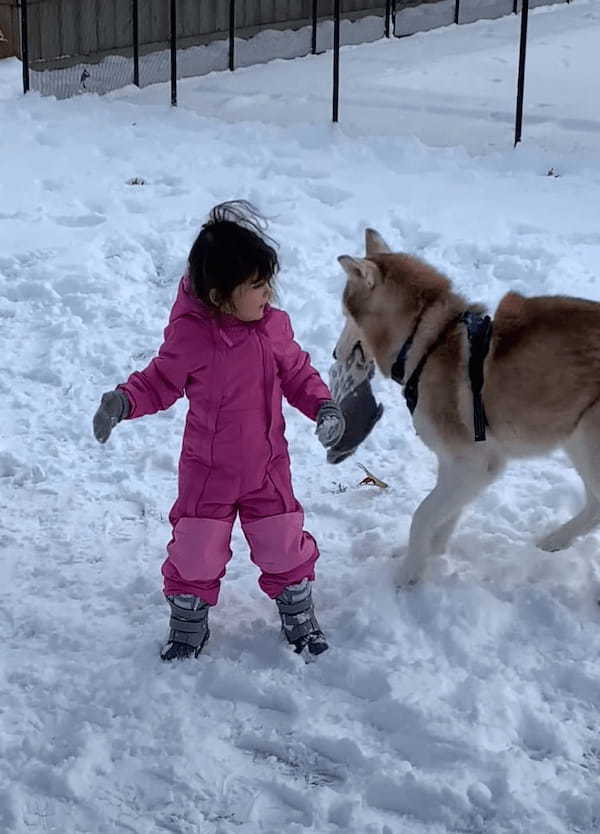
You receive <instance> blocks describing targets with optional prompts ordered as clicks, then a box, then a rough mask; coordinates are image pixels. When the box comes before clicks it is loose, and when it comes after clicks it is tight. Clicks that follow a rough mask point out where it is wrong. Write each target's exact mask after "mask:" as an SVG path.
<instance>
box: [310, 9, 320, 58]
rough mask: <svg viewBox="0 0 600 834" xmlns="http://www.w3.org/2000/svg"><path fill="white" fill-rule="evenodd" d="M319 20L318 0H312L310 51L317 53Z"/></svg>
mask: <svg viewBox="0 0 600 834" xmlns="http://www.w3.org/2000/svg"><path fill="white" fill-rule="evenodd" d="M318 20H319V0H312V37H311V45H310V51H311V52H312V54H313V55H316V54H317V24H318Z"/></svg>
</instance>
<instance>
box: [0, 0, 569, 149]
mask: <svg viewBox="0 0 600 834" xmlns="http://www.w3.org/2000/svg"><path fill="white" fill-rule="evenodd" d="M552 2H567V3H569V2H571V0H101V2H100V3H98V2H97V0H0V31H3V29H2V27H4V28H7V23H6V22H5V21H6V20H9V21H12V26H13V28H14V25H15V23H14V21H15V20H18V22H19V28H20V32H19V36H20V37H19V40H20V57H21V58H22V62H23V90H24V92H28V91H29V90H30V89H36V90H39V91H40V92H42V93H48V94H52V95H55V96H57V97H60V98H64V97H68V96H71V95H76V94H80V93H84V92H96V93H105V92H108V91H110V90H114V89H117V88H120V87H124V86H126V85H128V84H131V83H133V84H135V85H136V86H138V87H139V86H141V85H147V84H152V83H157V82H161V81H163V82H164V81H167V80H170V88H171V104H172V105H174V106H175V105H176V104H177V94H178V86H177V85H178V79H179V78H182V77H190V76H197V75H202V74H205V73H207V72H210V71H213V70H221V69H227V68H229V70H231V71H234V70H235V68H236V66H240V65H248V64H255V63H259V62H261V61H265V60H269V59H270V58H273V57H298V56H299V55H305V54H308V53H309V52H312V53H313V54H315V53H317V52H318V51H319V50H320V49H321V50H322V51H324V50H325V49H329V48H332V52H333V81H332V119H333V121H334V122H337V121H338V120H339V116H340V112H339V94H340V46H341V44H342V43H348V42H354V43H356V42H360V41H363V42H364V41H365V40H375V39H377V38H378V37H381V35H382V34H384V35H385V36H386V37H388V38H389V37H391V36H397V37H402V36H404V35H408V34H412V33H413V32H416V31H420V30H423V29H428V28H433V27H434V26H436V25H445V24H449V23H456V24H459V23H464V22H471V21H472V20H476V19H480V18H482V17H498V16H500V15H502V14H509V13H511V12H512V13H514V14H518V13H519V12H520V14H521V30H520V31H521V34H520V42H519V49H518V73H517V105H516V118H515V145H517V144H518V142H520V141H521V137H522V125H523V102H524V89H525V59H526V47H527V26H528V14H529V9H530V7H533V6H537V5H542V4H548V3H552ZM9 15H10V17H9ZM358 21H361V25H360V27H359V32H360V35H359V39H358V40H357V38H356V35H357V32H354V31H353V28H356V27H355V26H354V24H355V23H356V22H358ZM378 21H379V22H378ZM9 25H10V23H9ZM344 27H345V28H344ZM282 30H285V31H286V32H287V37H283V34H284V33H283V31H282ZM267 32H268V33H270V41H269V43H268V45H267V41H266V40H265V38H264V36H265V35H266V33H267ZM290 33H293V35H294V36H293V37H292V38H291V39H290V37H289V36H290ZM261 36H263V40H262V41H260V38H261ZM277 36H279V39H278V37H277ZM259 41H260V43H258V42H259ZM257 43H258V45H257ZM286 44H287V46H284V45H286ZM290 44H291V46H290ZM282 52H283V54H282Z"/></svg>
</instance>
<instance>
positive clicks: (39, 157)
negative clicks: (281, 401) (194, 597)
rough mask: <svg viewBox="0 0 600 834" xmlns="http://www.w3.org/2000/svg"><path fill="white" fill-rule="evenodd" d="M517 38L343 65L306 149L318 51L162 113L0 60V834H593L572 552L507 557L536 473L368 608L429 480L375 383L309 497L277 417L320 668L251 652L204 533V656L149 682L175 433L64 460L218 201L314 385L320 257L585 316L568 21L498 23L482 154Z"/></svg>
mask: <svg viewBox="0 0 600 834" xmlns="http://www.w3.org/2000/svg"><path fill="white" fill-rule="evenodd" d="M518 24H519V21H518V19H517V18H515V17H512V16H511V17H509V18H505V19H501V20H497V21H494V22H485V23H477V24H473V25H469V26H463V27H460V28H456V27H449V28H447V29H444V30H437V31H434V32H431V33H428V34H424V35H418V36H415V37H412V38H408V39H402V40H396V41H392V42H381V41H380V42H378V43H374V44H370V45H365V46H357V47H349V48H347V49H345V50H344V51H343V54H342V62H343V75H342V102H341V116H342V122H341V124H340V125H339V126H338V127H333V126H331V125H330V124H329V122H328V119H329V113H330V100H329V92H330V70H331V65H330V61H331V56H330V55H320V56H316V57H309V58H306V59H303V60H297V61H293V62H292V61H290V62H281V61H280V62H274V63H272V64H269V65H266V66H260V67H254V68H248V69H244V70H240V71H238V72H236V73H235V74H233V75H232V74H229V73H223V74H214V75H211V76H207V77H204V78H198V79H190V80H188V81H185V82H182V84H181V86H180V107H179V108H178V109H177V110H171V109H169V107H168V89H167V88H166V87H152V88H147V89H145V90H143V91H141V92H140V91H137V90H134V89H132V88H129V89H127V90H125V91H119V92H117V93H114V94H112V95H111V96H107V97H104V98H97V97H95V96H89V97H78V98H75V99H71V100H66V101H61V102H56V101H55V100H52V99H48V98H41V97H39V96H38V95H37V94H35V95H31V96H28V97H26V98H23V97H22V96H21V95H20V93H19V66H18V65H17V63H16V62H11V61H8V62H7V61H5V62H3V63H2V64H0V124H1V125H2V128H1V130H0V161H1V164H0V322H1V324H0V390H1V392H2V401H1V402H2V404H1V406H0V415H1V421H0V485H1V492H0V501H1V503H2V530H1V539H0V542H1V548H2V549H1V557H0V567H1V577H2V597H1V600H0V634H1V638H2V654H1V659H0V661H1V662H0V711H1V712H0V714H1V721H2V726H1V733H0V750H1V753H2V755H1V758H0V831H2V832H7V834H25V833H26V832H27V834H30V832H35V833H36V834H37V832H40V834H42V832H43V833H44V834H45V832H69V834H71V833H72V834H110V833H111V832H119V834H120V833H121V832H134V834H158V832H176V833H177V834H233V832H244V834H255V833H256V834H275V832H282V831H284V832H289V833H290V834H301V832H305V831H314V832H316V834H334V833H337V832H345V833H346V834H442V832H470V834H500V833H501V832H502V834H505V833H506V834H508V832H510V833H511V834H513V832H523V834H533V832H535V834H538V832H539V834H562V832H580V833H581V834H592V832H594V831H599V830H600V792H599V791H598V779H599V777H600V752H599V750H600V744H599V742H598V703H599V701H600V661H599V659H598V646H599V640H598V629H599V627H600V621H599V614H600V612H599V611H598V607H597V605H596V602H595V600H596V597H597V596H598V571H599V560H598V544H599V543H600V536H599V535H590V536H588V537H586V538H585V539H582V540H580V541H578V542H577V543H576V544H575V545H574V546H573V547H572V548H570V549H569V550H567V551H566V552H563V553H560V554H554V555H548V554H545V553H542V552H540V551H538V550H537V549H536V548H535V546H534V544H533V541H534V538H535V536H536V535H539V534H540V533H542V532H544V531H547V530H549V529H550V528H552V527H553V526H555V525H556V524H557V523H558V522H560V521H562V520H564V519H566V518H567V517H568V516H569V514H571V513H572V512H573V511H574V510H575V509H576V508H577V507H578V506H579V504H580V502H581V500H582V496H581V489H580V485H579V482H578V479H577V477H576V475H575V473H574V471H573V470H572V469H571V468H570V467H569V466H568V464H567V462H566V460H565V458H564V456H563V455H562V454H558V453H557V454H555V455H552V456H551V457H550V458H547V459H544V460H536V461H532V462H523V463H519V464H516V465H513V466H511V467H510V468H509V470H508V472H507V473H506V475H505V476H504V477H503V478H502V480H500V481H499V482H498V483H497V484H496V485H495V486H494V487H493V488H491V489H489V490H488V492H487V493H486V494H485V495H484V496H482V497H481V498H480V499H479V500H478V501H477V502H476V503H475V504H474V505H473V506H472V508H471V509H470V510H469V511H468V513H467V514H466V515H465V518H464V520H463V522H462V524H461V525H460V527H459V529H458V531H457V534H456V535H455V537H454V539H453V540H452V542H451V545H450V548H449V551H448V553H447V554H446V555H445V556H444V557H443V558H440V559H438V560H436V561H435V562H433V563H432V564H431V567H430V570H429V572H428V574H427V576H426V578H425V580H424V581H423V582H422V583H421V584H420V585H419V586H418V587H417V588H415V589H414V590H413V591H411V592H409V593H407V592H400V593H398V592H396V590H395V589H394V587H393V585H392V583H391V576H392V574H393V565H394V560H395V559H397V558H401V557H402V555H403V553H404V551H405V545H406V540H407V532H408V526H409V523H410V517H411V513H412V512H413V510H414V508H415V507H416V505H417V503H418V502H419V501H420V500H421V499H422V497H423V496H424V494H425V493H426V492H427V490H428V489H429V488H430V486H431V485H432V482H433V480H434V475H435V462H434V459H433V457H432V456H431V454H430V453H429V452H427V451H426V450H425V448H424V447H423V446H422V444H421V443H420V441H419V440H418V438H416V437H415V435H414V431H413V429H412V427H411V423H410V421H409V418H408V414H407V412H406V409H405V407H404V405H403V403H402V401H401V399H400V396H399V392H398V389H397V388H396V387H395V386H394V385H393V383H389V382H387V381H384V380H382V379H381V378H378V379H377V381H376V391H377V394H378V396H379V397H380V398H381V400H382V401H383V402H384V404H385V406H386V413H385V415H384V418H383V420H382V421H381V423H380V424H379V426H378V428H377V430H376V431H375V432H374V433H373V435H372V436H371V437H370V438H369V440H368V441H367V442H366V443H365V444H364V447H363V448H361V450H360V451H359V453H357V455H356V456H355V457H354V458H351V459H350V460H348V461H347V462H345V463H344V464H341V465H340V466H339V467H336V468H334V467H330V466H328V465H327V464H326V463H325V460H324V454H323V451H322V449H321V448H320V447H319V446H318V444H317V442H316V440H315V438H314V434H313V427H312V425H310V424H309V423H308V421H306V420H305V419H304V418H303V417H302V416H301V415H299V414H298V413H296V412H293V411H291V410H290V411H289V412H288V436H289V440H290V445H291V451H292V457H293V468H294V475H295V485H296V490H297V493H298V495H299V497H300V499H301V500H302V501H303V503H304V506H305V510H306V514H307V527H308V528H309V529H310V530H311V531H312V532H313V533H314V534H315V536H316V537H317V538H318V540H319V543H320V545H321V551H322V558H321V560H320V563H319V573H318V582H317V585H316V587H315V597H316V600H317V603H318V609H319V615H320V618H321V621H322V625H323V626H324V628H325V629H326V631H327V633H328V635H329V637H330V640H331V646H332V648H331V651H329V652H328V653H327V654H326V655H324V656H322V657H321V659H320V660H319V662H317V663H314V664H310V665H305V664H304V663H303V662H302V660H301V659H299V658H298V657H296V656H294V655H293V654H291V653H290V652H289V650H288V649H287V647H286V646H285V645H284V644H283V643H282V642H281V641H280V638H279V634H278V628H277V618H276V612H275V610H274V606H273V603H272V602H271V601H270V600H268V599H267V598H266V597H264V596H262V595H261V593H260V592H259V590H258V588H257V585H256V571H255V568H254V566H253V565H252V564H251V563H250V562H249V559H248V556H247V551H246V547H245V543H244V540H243V538H242V536H241V534H240V532H239V531H236V533H235V537H234V550H235V556H234V559H233V561H232V563H231V566H230V570H229V573H228V576H227V577H226V580H225V582H224V586H223V591H222V596H221V600H220V602H219V605H218V607H217V608H216V609H214V610H213V611H212V612H211V618H212V637H211V640H210V642H209V644H208V646H207V649H206V651H205V653H204V654H203V656H202V657H201V658H200V659H199V660H198V661H197V662H187V663H178V664H174V665H170V666H165V665H164V664H162V663H161V662H160V660H159V659H158V648H159V645H160V641H161V640H162V638H163V637H164V634H165V628H166V622H167V609H166V606H165V604H164V601H163V599H162V595H161V589H160V587H161V583H160V573H159V567H160V564H161V562H162V559H163V554H164V547H165V543H166V541H167V539H168V538H169V528H168V524H167V521H166V514H167V512H168V509H169V507H170V505H171V503H172V501H173V498H174V496H175V488H176V466H177V458H178V451H179V444H180V436H181V431H182V422H183V417H184V413H185V406H184V404H183V403H179V404H178V406H177V407H175V408H173V409H172V410H171V411H169V412H167V413H164V414H161V415H158V416H155V417H152V418H147V419H143V420H140V421H136V422H133V423H129V424H126V425H121V426H119V427H118V428H117V429H116V430H115V433H114V435H113V437H112V438H111V440H110V442H109V444H107V446H106V447H101V446H99V445H98V444H96V443H95V441H94V440H93V438H92V436H91V417H92V414H93V412H94V410H95V408H96V404H97V401H98V398H99V396H100V394H101V393H102V392H103V391H105V390H108V389H110V388H112V387H113V386H114V385H115V384H116V383H117V382H119V381H121V380H123V379H124V378H125V377H126V376H127V374H128V373H129V372H130V371H131V370H133V369H134V368H139V367H141V366H143V365H144V364H145V363H146V361H147V360H148V359H149V358H150V356H151V355H152V353H153V351H154V349H155V348H156V347H157V345H158V344H159V341H160V337H161V333H162V328H163V326H164V323H165V319H166V315H167V313H168V310H169V308H170V304H171V301H172V299H173V295H174V292H175V288H176V285H177V282H178V279H179V276H180V274H181V272H182V269H183V266H184V262H185V257H186V254H187V251H188V249H189V246H190V244H191V242H192V240H193V238H194V235H195V234H196V232H197V230H198V228H199V225H200V223H201V221H202V218H203V217H204V215H205V214H206V212H207V211H208V209H209V208H210V207H211V206H212V205H213V204H215V203H216V202H219V201H221V200H224V199H229V198H233V197H243V198H247V199H250V200H253V201H254V202H256V203H257V204H258V205H259V206H260V207H261V208H262V209H263V211H265V212H266V213H267V214H268V215H269V216H270V217H271V218H272V232H273V234H274V236H275V237H276V238H277V239H278V240H280V241H281V256H282V261H283V265H284V269H283V274H282V276H281V285H280V297H281V302H282V304H283V306H285V307H286V308H287V309H288V311H289V312H290V314H291V316H292V319H293V322H294V325H295V329H296V333H297V336H298V338H299V340H300V341H301V342H302V344H303V345H304V346H305V347H306V348H308V349H309V350H310V351H311V353H312V355H313V359H314V362H315V364H316V365H317V367H319V368H320V369H321V371H322V372H323V373H324V374H326V372H327V370H328V367H329V363H330V354H331V349H332V346H333V343H334V341H335V339H336V337H337V334H338V330H339V327H340V323H341V322H340V318H341V317H340V311H339V308H340V300H339V299H340V291H341V288H342V285H343V277H342V274H341V270H340V269H339V267H338V265H337V262H336V256H337V255H339V254H341V253H350V254H352V253H357V254H360V253H361V251H362V235H363V229H364V227H365V226H366V225H372V226H375V227H376V228H378V229H379V230H380V231H381V232H382V233H383V234H384V236H385V237H386V238H388V240H389V241H390V242H391V243H393V244H394V245H395V246H396V247H398V248H401V249H404V250H406V251H410V252H414V253H417V254H419V255H421V256H423V257H425V258H427V259H429V260H430V261H432V262H433V263H435V264H436V265H438V266H440V267H441V268H442V269H444V270H446V271H447V272H448V274H449V275H450V276H451V277H452V278H453V279H454V281H455V282H456V284H457V286H458V287H459V288H460V290H461V291H463V292H465V293H466V294H468V295H469V296H470V297H471V298H474V299H475V298H477V299H480V300H483V301H486V302H488V303H489V304H490V306H492V307H493V305H494V304H495V303H496V302H497V301H498V299H499V298H500V296H501V295H502V294H503V293H504V292H505V291H506V290H508V289H509V288H514V289H517V290H520V291H522V292H527V293H563V292H567V293H572V294H576V295H582V296H587V297H590V298H595V299H597V300H600V284H599V283H598V279H599V276H600V227H599V220H600V119H599V117H598V112H597V102H598V100H599V99H600V95H599V94H600V74H599V73H598V72H597V55H598V48H597V44H598V43H600V9H599V8H598V6H597V3H596V2H593V0H577V2H575V3H571V4H570V5H568V6H566V5H561V6H553V7H552V8H548V9H545V8H541V9H538V10H536V11H535V12H534V13H533V14H532V15H531V20H530V35H531V41H530V51H529V56H528V77H527V91H526V120H525V133H524V143H523V145H522V146H520V147H519V148H518V149H517V150H516V151H513V150H512V130H513V127H512V120H513V112H514V91H515V86H516V81H515V78H516V52H517V33H518ZM551 169H552V170H553V172H554V173H555V174H556V175H558V176H552V175H551V176H548V172H549V171H550V170H551ZM136 177H137V178H142V179H143V180H144V183H145V184H144V185H131V184H129V181H130V180H131V179H132V178H136ZM357 462H361V463H363V464H365V465H366V466H367V467H368V468H369V469H371V470H372V471H373V472H374V473H375V474H377V475H378V476H379V477H381V478H383V479H384V480H385V481H387V482H388V483H389V484H390V488H389V490H387V491H386V492H381V491H378V490H376V489H373V488H368V487H359V486H358V482H359V481H360V479H361V478H362V476H363V473H362V472H361V471H360V470H359V468H358V466H357Z"/></svg>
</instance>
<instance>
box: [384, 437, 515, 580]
mask: <svg viewBox="0 0 600 834" xmlns="http://www.w3.org/2000/svg"><path fill="white" fill-rule="evenodd" d="M500 468H501V462H500V461H499V460H497V458H496V457H495V456H494V457H492V456H488V455H486V454H481V453H478V454H476V455H473V456H470V455H467V456H465V457H458V458H454V459H450V460H448V459H440V460H439V468H438V480H437V483H436V485H435V487H434V488H433V490H432V491H431V492H430V493H429V495H428V496H427V497H426V498H425V499H424V500H423V501H422V502H421V504H419V506H418V507H417V509H416V511H415V514H414V516H413V519H412V522H411V525H410V534H409V539H408V553H407V555H406V558H405V559H404V561H403V562H402V564H401V565H400V568H399V571H398V575H397V582H398V584H399V585H411V584H414V583H415V582H416V581H417V580H418V579H419V577H420V576H421V575H422V573H423V570H424V568H425V563H426V561H427V559H428V558H429V557H430V556H432V555H433V554H434V553H436V552H437V553H439V552H440V550H439V548H440V547H445V545H446V542H447V540H448V538H449V536H450V534H451V533H452V530H453V529H454V526H455V525H456V523H457V521H458V519H459V517H460V514H461V512H462V511H463V509H464V508H465V507H466V505H467V504H469V503H470V502H471V501H473V499H474V498H476V497H477V495H478V494H479V493H480V492H481V491H482V490H483V489H484V488H485V487H486V486H487V485H488V484H490V483H492V481H493V480H494V479H495V478H496V477H497V475H498V472H499V471H500Z"/></svg>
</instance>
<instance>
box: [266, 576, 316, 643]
mask: <svg viewBox="0 0 600 834" xmlns="http://www.w3.org/2000/svg"><path fill="white" fill-rule="evenodd" d="M275 602H276V603H277V608H278V609H279V614H280V616H281V626H282V629H283V633H284V634H285V636H286V638H287V641H288V643H291V645H292V646H293V647H294V651H295V652H296V654H304V655H305V656H306V655H307V654H308V655H319V654H321V653H322V652H324V651H326V650H327V649H328V648H329V646H328V645H327V641H326V640H325V635H324V634H323V632H322V631H321V629H320V627H319V623H318V622H317V618H316V617H315V609H314V606H313V601H312V594H311V583H310V582H309V580H308V579H303V580H302V582H299V583H298V584H297V585H288V587H287V588H286V589H285V590H284V591H283V593H281V594H280V595H279V596H278V597H277V598H276V600H275Z"/></svg>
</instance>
